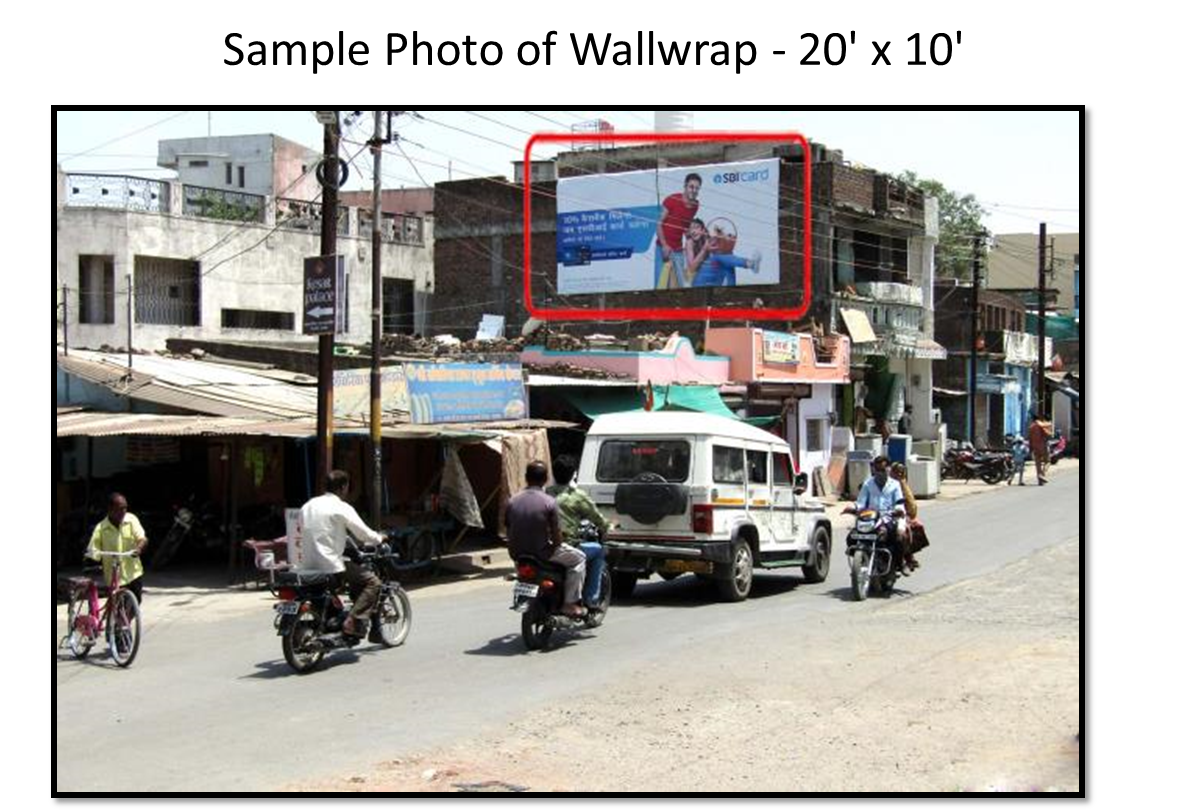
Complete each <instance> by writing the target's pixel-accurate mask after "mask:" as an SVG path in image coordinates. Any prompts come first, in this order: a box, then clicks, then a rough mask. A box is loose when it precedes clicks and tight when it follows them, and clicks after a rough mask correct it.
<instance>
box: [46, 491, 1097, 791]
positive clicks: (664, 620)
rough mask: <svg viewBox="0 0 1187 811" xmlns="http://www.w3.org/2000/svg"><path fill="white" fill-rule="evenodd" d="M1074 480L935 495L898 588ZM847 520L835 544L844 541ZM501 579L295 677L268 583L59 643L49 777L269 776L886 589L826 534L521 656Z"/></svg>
mask: <svg viewBox="0 0 1187 811" xmlns="http://www.w3.org/2000/svg"><path fill="white" fill-rule="evenodd" d="M1078 488H1079V474H1078V472H1075V473H1073V471H1067V472H1066V473H1064V474H1062V475H1059V476H1057V478H1055V479H1054V480H1053V481H1052V483H1051V484H1050V485H1049V486H1047V487H1044V488H1039V487H1033V486H1031V487H1025V488H1008V489H1007V488H1000V489H998V490H997V491H995V492H994V493H992V494H988V495H979V496H974V497H970V498H967V499H963V500H959V501H954V502H948V503H936V504H929V505H927V507H925V513H924V516H923V517H924V519H925V521H926V522H927V525H928V533H929V536H930V537H931V538H932V547H931V548H930V549H928V550H927V552H926V553H924V554H925V557H924V558H923V560H924V566H923V568H922V569H920V571H919V572H918V573H916V574H915V575H914V576H913V577H911V578H909V579H906V580H900V581H899V587H900V594H899V595H898V596H896V597H895V598H894V599H905V598H908V597H909V596H910V595H911V594H913V593H914V594H917V593H921V592H923V591H927V590H931V589H934V588H936V587H939V586H941V585H945V584H948V583H952V582H955V581H958V580H964V579H967V578H969V577H973V576H976V575H979V574H983V573H987V572H991V571H994V570H996V569H999V568H1001V567H1002V566H1004V565H1006V564H1008V563H1010V562H1011V561H1014V560H1017V559H1019V558H1022V557H1024V556H1026V555H1028V554H1030V553H1031V552H1033V551H1035V550H1038V549H1041V548H1045V547H1048V546H1051V545H1053V544H1056V543H1059V542H1060V541H1064V540H1067V539H1069V538H1072V537H1075V536H1076V535H1077V533H1078V529H1079V512H1078V511H1079V489H1078ZM843 532H844V529H843V528H839V529H838V531H837V532H836V536H835V537H836V539H837V543H836V544H835V546H839V547H843V541H842V538H843ZM509 594H510V587H509V584H507V583H505V582H503V581H499V580H492V581H481V582H479V583H474V584H468V585H467V587H466V588H465V589H425V590H421V591H418V592H415V593H414V594H413V613H414V620H413V629H412V633H411V635H410V637H409V640H408V642H407V644H406V645H405V646H403V647H402V648H397V649H393V650H382V649H379V648H376V647H371V646H365V647H363V648H360V649H357V650H356V652H353V653H352V652H346V653H338V654H335V655H331V656H329V657H327V659H326V661H325V663H324V664H323V668H322V669H321V670H320V671H318V672H316V673H314V674H311V675H309V676H305V677H297V676H295V675H293V674H291V673H290V671H289V670H288V667H287V665H286V664H285V663H284V660H283V658H282V656H281V653H280V643H279V639H278V638H277V637H276V636H275V634H274V632H273V630H272V627H271V610H270V599H269V598H268V597H267V596H266V595H260V596H259V597H258V599H257V598H256V597H254V596H253V597H251V598H249V599H250V601H251V602H250V604H249V605H248V608H249V609H250V608H253V607H254V608H255V610H248V611H243V610H235V611H229V610H223V609H220V608H218V607H214V606H212V604H210V603H205V602H204V603H200V604H199V607H197V608H195V609H194V610H193V611H185V610H176V607H174V609H173V610H171V611H170V612H168V613H167V614H166V615H164V616H163V617H162V618H159V619H156V620H155V621H153V622H150V623H149V624H148V626H147V629H146V632H145V635H144V639H143V645H142V648H141V652H140V655H139V658H138V659H137V660H136V662H135V664H134V665H133V666H132V667H131V668H130V669H129V670H126V671H120V670H118V669H116V668H115V667H114V666H113V665H111V664H110V661H109V660H108V659H107V657H106V655H105V654H102V653H101V652H100V653H98V655H96V654H94V653H93V654H92V658H91V659H90V660H88V661H86V662H76V661H74V660H72V659H70V658H69V655H68V654H63V655H59V659H58V662H57V666H56V670H57V674H56V676H57V678H56V691H57V697H56V701H57V728H56V732H57V779H58V783H57V788H58V790H60V791H129V790H131V791H135V790H145V791H199V792H200V791H269V790H274V789H275V788H277V787H279V786H283V785H287V784H291V783H293V782H296V781H301V782H305V781H308V780H312V779H316V778H318V777H319V776H323V775H324V776H330V775H335V774H340V773H342V772H344V771H347V772H348V771H350V770H352V769H365V768H367V767H368V766H369V765H370V764H371V763H374V762H376V761H379V760H383V759H388V758H395V757H400V756H401V755H403V754H406V753H409V752H419V751H423V750H425V749H427V748H430V747H433V746H437V745H441V744H446V743H449V742H452V741H455V740H458V739H459V738H463V737H469V736H472V735H474V734H476V733H478V732H481V731H483V730H491V729H497V728H499V727H500V726H502V725H503V724H506V723H507V722H509V721H510V720H512V719H517V718H522V717H524V716H525V715H527V714H531V713H532V712H533V709H534V708H535V707H536V706H537V705H538V703H540V702H545V701H552V700H556V699H560V698H563V697H564V696H566V695H571V694H576V693H579V692H584V691H586V690H590V689H593V688H601V689H612V688H613V685H614V684H615V683H616V680H619V679H623V678H625V677H627V675H628V674H630V673H637V672H639V670H640V669H641V668H642V669H646V667H647V665H648V662H655V663H659V662H662V661H664V660H665V659H667V658H669V654H671V653H673V652H675V651H677V650H686V649H687V648H689V647H690V646H697V647H699V648H701V649H704V650H706V651H711V650H712V646H713V643H714V640H715V639H723V638H725V637H727V636H728V635H731V634H737V633H738V632H739V631H741V630H743V629H745V630H747V631H754V630H755V629H762V628H769V629H770V630H771V631H772V634H771V636H770V638H771V639H772V640H775V641H776V643H777V642H778V641H780V640H783V641H786V642H787V644H792V640H793V635H791V634H788V629H790V628H794V627H795V624H796V623H797V622H803V621H805V620H808V619H811V620H813V621H819V620H821V619H825V620H826V619H827V616H828V615H829V614H832V613H834V612H847V613H850V614H851V613H852V612H860V611H870V610H874V609H875V608H876V607H877V606H878V605H882V604H884V603H882V602H881V601H879V600H872V601H870V602H868V603H864V604H856V603H852V602H850V601H849V598H848V575H847V568H846V566H845V558H844V555H843V553H842V552H841V551H839V550H835V551H834V559H833V569H832V574H831V575H830V577H829V579H828V580H827V581H826V582H825V583H822V584H819V585H814V586H810V585H805V584H804V583H803V582H802V580H801V579H800V577H799V576H798V571H797V572H794V573H784V572H780V573H772V574H761V575H759V576H757V577H756V579H755V585H754V592H753V595H752V597H751V599H750V600H749V601H747V602H744V603H739V604H731V605H726V604H720V603H717V602H716V599H715V597H714V595H713V592H712V591H711V590H710V589H708V588H705V587H702V586H701V585H700V584H698V583H697V582H696V581H695V580H694V579H693V578H691V577H683V578H680V579H678V580H675V581H673V582H671V583H664V582H662V581H658V580H656V581H652V582H649V583H642V584H640V586H639V588H638V590H637V591H636V594H635V596H634V597H633V598H632V599H631V600H630V601H628V602H625V603H622V604H619V605H616V606H615V608H614V610H613V611H612V612H611V614H610V616H609V618H608V622H607V624H606V626H604V627H603V628H601V629H599V630H598V631H595V632H592V633H590V634H588V635H586V636H584V637H576V638H575V637H568V638H566V639H565V640H564V642H563V643H562V644H558V645H556V646H555V648H554V649H553V650H551V651H548V652H545V653H537V654H530V655H529V654H525V653H524V652H523V649H522V646H521V643H520V640H519V637H518V615H515V614H513V613H512V612H510V611H508V610H507V604H508V602H509ZM151 599H152V597H151V593H150V602H149V603H148V605H147V611H148V612H149V615H150V617H151V616H152V611H153V605H152V602H151ZM158 599H173V600H174V601H176V598H158ZM182 599H184V597H183V598H182ZM257 606H258V607H257ZM241 608H242V603H241V604H240V609H241ZM99 740H102V741H104V742H105V746H104V749H105V750H106V751H109V752H111V751H115V752H123V753H126V754H127V755H128V757H127V759H126V761H125V762H126V763H127V764H129V768H127V769H120V768H112V765H111V760H110V759H109V758H97V757H94V750H93V748H92V747H93V745H94V742H95V741H99Z"/></svg>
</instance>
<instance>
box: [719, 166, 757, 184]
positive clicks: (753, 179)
mask: <svg viewBox="0 0 1187 811" xmlns="http://www.w3.org/2000/svg"><path fill="white" fill-rule="evenodd" d="M770 177H771V170H770V169H757V170H754V171H749V172H718V173H717V174H715V175H713V184H714V185H716V186H722V185H725V184H727V183H761V182H762V181H764V180H769V179H770Z"/></svg>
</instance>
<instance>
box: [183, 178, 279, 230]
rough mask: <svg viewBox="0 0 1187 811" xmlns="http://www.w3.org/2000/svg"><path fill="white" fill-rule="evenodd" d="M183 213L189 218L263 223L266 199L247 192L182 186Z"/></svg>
mask: <svg viewBox="0 0 1187 811" xmlns="http://www.w3.org/2000/svg"><path fill="white" fill-rule="evenodd" d="M181 213H182V214H184V215H186V216H188V217H206V218H208V219H212V220H232V221H234V222H263V221H264V197H263V196H262V195H259V194H247V193H246V192H238V191H225V190H223V189H209V188H206V187H205V186H188V185H187V186H182V204H181Z"/></svg>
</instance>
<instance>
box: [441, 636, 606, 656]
mask: <svg viewBox="0 0 1187 811" xmlns="http://www.w3.org/2000/svg"><path fill="white" fill-rule="evenodd" d="M589 638H590V634H589V633H588V632H585V631H571V630H570V631H555V632H554V633H553V634H552V637H551V638H550V639H549V640H548V646H547V647H546V648H544V649H543V650H540V651H529V650H528V649H527V648H525V647H524V645H523V637H521V636H520V635H519V634H506V635H504V636H500V637H496V638H495V639H492V640H490V641H489V642H487V643H486V644H485V645H483V646H482V647H481V648H471V649H470V650H468V651H465V653H466V655H467V656H525V655H527V654H528V653H552V652H553V651H558V650H561V649H562V648H567V647H569V646H570V645H572V644H573V643H574V642H577V641H579V640H582V639H589Z"/></svg>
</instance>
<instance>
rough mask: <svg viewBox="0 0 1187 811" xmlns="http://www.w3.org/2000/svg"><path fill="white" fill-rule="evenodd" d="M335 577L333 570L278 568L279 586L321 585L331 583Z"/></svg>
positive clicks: (277, 579) (277, 580)
mask: <svg viewBox="0 0 1187 811" xmlns="http://www.w3.org/2000/svg"><path fill="white" fill-rule="evenodd" d="M333 577H334V575H333V573H331V572H294V571H291V570H290V571H283V570H278V571H277V572H276V585H278V586H321V585H325V584H326V583H329V582H330V580H331V579H332V578H333Z"/></svg>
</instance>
